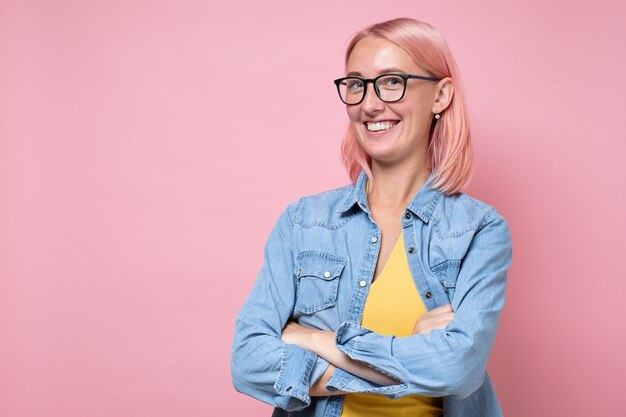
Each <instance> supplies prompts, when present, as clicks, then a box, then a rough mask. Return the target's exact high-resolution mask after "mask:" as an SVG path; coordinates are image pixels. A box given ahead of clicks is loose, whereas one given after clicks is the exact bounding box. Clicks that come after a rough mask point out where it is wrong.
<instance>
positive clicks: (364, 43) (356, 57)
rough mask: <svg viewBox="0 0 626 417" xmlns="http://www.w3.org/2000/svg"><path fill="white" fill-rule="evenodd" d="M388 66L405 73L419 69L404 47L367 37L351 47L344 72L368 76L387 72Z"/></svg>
mask: <svg viewBox="0 0 626 417" xmlns="http://www.w3.org/2000/svg"><path fill="white" fill-rule="evenodd" d="M390 68H396V69H399V70H402V71H404V72H407V73H415V72H417V71H419V70H420V69H421V68H420V67H419V66H418V65H417V64H416V63H415V61H413V58H411V56H410V55H409V54H408V53H407V52H406V51H405V50H404V49H402V48H400V47H398V46H396V45H394V44H393V43H391V42H389V41H388V40H386V39H382V38H376V37H367V38H365V39H362V40H361V41H359V42H358V43H357V44H356V45H355V46H354V48H353V49H352V52H351V53H350V57H349V58H348V62H347V65H346V72H347V73H359V74H361V75H363V76H367V77H369V76H375V75H378V74H381V73H384V72H387V70H388V69H390Z"/></svg>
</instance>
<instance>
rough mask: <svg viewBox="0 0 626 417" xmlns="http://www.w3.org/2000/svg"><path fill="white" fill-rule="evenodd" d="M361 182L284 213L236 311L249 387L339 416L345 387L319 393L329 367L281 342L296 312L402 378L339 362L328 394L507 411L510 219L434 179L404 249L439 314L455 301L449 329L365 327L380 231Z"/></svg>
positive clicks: (460, 411) (417, 203) (412, 210)
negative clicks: (503, 319)
mask: <svg viewBox="0 0 626 417" xmlns="http://www.w3.org/2000/svg"><path fill="white" fill-rule="evenodd" d="M366 180H367V177H366V176H365V173H364V172H361V173H360V175H359V177H358V180H357V182H356V184H354V185H347V186H344V187H340V188H337V189H334V190H330V191H326V192H323V193H320V194H317V195H311V196H306V197H302V198H300V199H299V200H298V201H296V202H294V203H292V204H290V205H289V206H288V207H287V208H286V209H285V210H284V211H283V213H282V214H281V215H280V217H279V218H278V221H277V222H276V224H275V225H274V227H273V229H272V231H271V233H270V236H269V238H268V240H267V243H266V245H265V250H264V260H263V265H262V267H261V270H260V272H259V274H258V276H257V279H256V281H255V283H254V286H253V288H252V290H251V292H250V294H249V295H248V298H247V299H246V301H245V303H244V305H243V307H242V308H241V309H240V311H239V314H238V316H237V321H236V326H235V336H234V340H233V346H232V356H231V372H232V378H233V385H234V387H235V389H236V390H237V391H239V392H242V393H245V394H247V395H250V396H252V397H254V398H257V399H259V400H261V401H264V402H266V403H268V404H271V405H273V406H275V407H276V408H275V412H274V415H275V416H280V415H290V416H311V417H322V416H324V417H338V416H339V415H340V414H341V408H342V405H343V399H344V396H343V395H334V396H329V397H313V398H311V397H310V396H309V395H308V391H309V387H310V386H311V385H312V384H313V383H314V382H315V381H317V380H318V379H319V377H320V376H321V375H322V374H323V373H324V371H325V370H326V369H327V367H328V363H327V362H326V361H325V360H324V359H322V358H321V357H318V356H317V355H316V354H314V353H312V352H310V351H307V350H305V349H303V348H300V347H298V346H296V345H290V344H284V343H282V342H281V330H282V328H283V327H284V325H285V323H286V322H287V321H288V320H295V321H297V322H298V323H300V324H301V325H303V326H305V327H309V328H315V329H322V330H332V331H336V333H337V337H336V343H337V347H338V348H339V349H340V350H341V351H343V352H345V353H346V354H347V355H348V356H350V357H351V358H353V359H356V360H359V361H362V362H365V363H367V364H368V365H370V366H372V367H373V368H375V369H377V370H379V371H381V372H383V373H385V374H387V375H389V376H391V377H392V378H394V379H395V380H397V381H398V383H397V384H395V385H391V386H381V385H378V384H376V383H373V382H370V381H368V380H365V379H363V378H360V377H357V376H355V375H352V374H350V373H348V372H346V371H344V370H342V369H336V370H335V371H334V372H333V375H332V377H331V379H330V381H329V383H328V384H327V388H328V389H329V390H331V391H332V390H337V389H339V390H342V391H347V392H359V393H374V394H379V395H385V396H387V397H389V398H398V397H401V396H404V395H409V394H422V395H427V396H436V397H444V415H445V416H447V417H456V416H463V417H472V416H477V417H478V416H480V417H492V416H500V415H501V411H500V407H499V405H498V401H497V399H496V396H495V392H494V390H493V387H492V385H491V382H490V379H489V376H488V375H487V373H486V371H485V365H486V363H487V359H488V357H489V353H490V351H491V346H492V344H493V341H494V338H495V335H496V329H497V327H498V321H499V317H500V312H501V310H502V308H503V306H504V298H505V286H506V279H507V270H508V268H509V265H510V263H511V256H512V250H511V237H510V233H509V228H508V225H507V223H506V221H505V220H504V218H503V217H502V216H501V215H500V214H499V213H498V212H497V211H496V210H495V209H494V208H493V207H491V206H489V205H487V204H485V203H483V202H481V201H478V200H476V199H474V198H472V197H469V196H467V195H466V194H463V193H460V194H457V195H454V196H446V195H444V194H442V193H440V192H439V191H437V190H436V189H434V188H432V186H431V184H432V177H431V178H429V179H428V180H427V181H426V183H425V184H424V185H423V186H422V188H421V189H420V190H419V192H418V193H417V194H416V195H415V197H414V198H413V200H412V201H411V202H410V203H409V205H408V206H407V208H406V210H405V212H404V213H403V215H402V218H401V219H399V220H400V221H401V223H402V233H403V237H404V242H405V248H404V249H405V252H406V255H407V259H408V262H409V267H410V269H411V274H412V276H413V280H414V282H415V285H416V287H417V289H418V291H419V293H420V295H421V297H422V300H423V302H424V304H425V306H426V308H427V309H428V310H432V309H433V308H436V307H438V306H441V305H444V304H448V303H451V304H452V308H453V310H454V312H455V317H454V320H453V321H452V322H450V323H449V324H448V326H446V328H445V329H444V330H440V329H437V330H434V331H432V332H431V333H429V334H420V335H413V336H408V337H395V336H383V335H380V334H377V333H375V332H372V331H371V330H369V329H366V328H364V327H362V326H360V325H359V323H360V322H361V316H362V314H363V308H364V304H365V299H366V297H367V294H368V292H369V288H370V284H371V280H372V276H373V274H374V269H375V267H376V262H377V259H378V253H379V249H380V240H381V239H380V238H381V232H380V229H379V227H378V225H377V224H376V223H375V222H374V220H373V218H372V216H371V213H370V210H369V207H368V202H367V197H366V193H365V183H366Z"/></svg>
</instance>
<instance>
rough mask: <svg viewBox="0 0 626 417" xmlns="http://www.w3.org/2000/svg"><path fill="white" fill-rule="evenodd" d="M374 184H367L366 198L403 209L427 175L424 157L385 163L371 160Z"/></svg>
mask: <svg viewBox="0 0 626 417" xmlns="http://www.w3.org/2000/svg"><path fill="white" fill-rule="evenodd" d="M372 174H373V175H374V185H373V186H372V184H370V185H369V192H368V200H369V201H371V202H375V204H377V205H379V206H384V207H389V208H402V209H404V208H405V207H406V206H407V205H408V203H409V202H410V201H411V200H412V199H413V197H415V194H417V192H418V191H419V190H420V189H421V188H422V185H424V183H425V182H426V180H427V179H428V176H429V174H430V173H429V171H428V167H427V161H426V158H422V160H421V161H420V162H419V163H415V161H403V163H400V164H398V163H395V164H385V163H381V162H380V161H376V160H372Z"/></svg>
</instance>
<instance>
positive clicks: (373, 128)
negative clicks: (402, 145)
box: [364, 120, 400, 132]
mask: <svg viewBox="0 0 626 417" xmlns="http://www.w3.org/2000/svg"><path fill="white" fill-rule="evenodd" d="M398 123H400V121H399V120H388V121H384V122H365V123H364V125H365V127H366V128H367V130H368V131H370V132H380V131H383V130H389V129H391V128H392V127H394V126H395V125H397V124H398Z"/></svg>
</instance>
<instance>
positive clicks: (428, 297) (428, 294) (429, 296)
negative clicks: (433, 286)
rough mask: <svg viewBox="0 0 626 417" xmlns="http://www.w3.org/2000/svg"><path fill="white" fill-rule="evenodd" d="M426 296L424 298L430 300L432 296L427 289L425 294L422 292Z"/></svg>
mask: <svg viewBox="0 0 626 417" xmlns="http://www.w3.org/2000/svg"><path fill="white" fill-rule="evenodd" d="M424 295H425V296H426V298H427V299H428V300H430V299H431V298H433V294H432V293H431V292H430V291H427V292H426V294H424Z"/></svg>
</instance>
